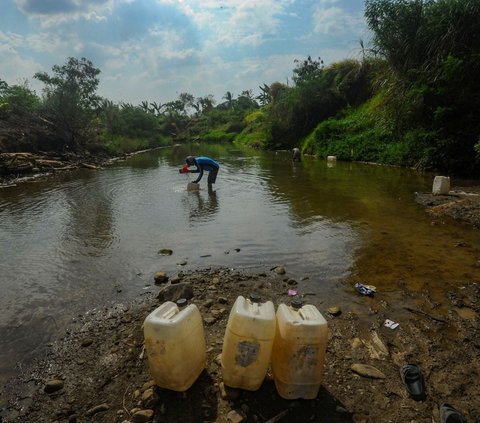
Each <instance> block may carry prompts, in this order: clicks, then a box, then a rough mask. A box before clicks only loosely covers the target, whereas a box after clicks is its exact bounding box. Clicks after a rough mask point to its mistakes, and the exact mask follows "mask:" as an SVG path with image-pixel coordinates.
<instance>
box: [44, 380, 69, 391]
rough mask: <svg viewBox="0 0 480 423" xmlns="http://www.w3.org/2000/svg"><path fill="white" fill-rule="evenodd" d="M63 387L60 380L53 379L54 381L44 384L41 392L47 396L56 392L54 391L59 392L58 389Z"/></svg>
mask: <svg viewBox="0 0 480 423" xmlns="http://www.w3.org/2000/svg"><path fill="white" fill-rule="evenodd" d="M63 385H64V381H63V380H61V379H54V380H50V381H48V382H47V383H46V384H45V387H44V388H43V390H44V391H45V392H46V393H47V394H51V393H53V392H56V391H59V390H60V389H62V388H63Z"/></svg>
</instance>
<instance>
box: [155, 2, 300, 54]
mask: <svg viewBox="0 0 480 423" xmlns="http://www.w3.org/2000/svg"><path fill="white" fill-rule="evenodd" d="M158 1H159V2H160V3H164V4H170V5H176V6H177V7H178V8H179V9H180V10H182V12H183V13H184V14H185V15H186V16H188V17H189V18H190V19H191V21H192V23H194V24H195V25H197V27H198V28H199V29H203V33H209V34H210V37H211V40H212V41H213V40H215V42H216V43H218V44H219V45H223V46H224V47H229V46H233V45H245V46H254V47H255V46H258V45H260V44H262V43H263V42H264V41H265V37H266V36H267V35H268V34H271V33H273V32H275V30H277V29H278V27H279V25H280V23H281V19H280V18H281V17H282V16H283V15H286V11H285V9H286V7H287V6H288V5H290V4H291V3H292V0H261V1H259V0H229V1H228V2H227V1H225V0H190V1H188V2H187V1H181V0H158ZM210 44H212V43H210Z"/></svg>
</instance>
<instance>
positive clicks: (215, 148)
mask: <svg viewBox="0 0 480 423" xmlns="http://www.w3.org/2000/svg"><path fill="white" fill-rule="evenodd" d="M190 154H192V155H207V156H210V157H212V158H214V159H215V160H216V161H218V162H219V163H220V172H219V174H218V178H217V183H216V184H215V189H216V192H213V193H212V194H211V195H209V193H208V192H207V190H206V181H205V180H202V182H201V184H202V190H201V191H199V192H187V191H186V190H185V185H186V179H185V175H180V174H179V173H178V169H179V167H181V166H182V165H183V163H184V160H185V157H186V156H187V155H190ZM432 180H433V176H432V175H430V176H429V175H424V174H421V173H417V172H412V171H409V170H405V169H397V168H388V167H377V166H367V165H360V164H352V163H342V162H338V163H336V164H335V166H334V167H329V166H328V163H327V162H326V161H323V160H316V159H314V158H312V157H303V158H302V161H301V162H295V163H292V160H291V154H290V152H280V153H277V154H275V153H271V152H256V151H252V150H242V149H241V148H239V147H235V146H232V145H228V144H223V145H199V144H191V145H181V146H175V147H173V148H171V149H161V150H156V151H153V152H150V153H146V154H140V155H137V156H132V157H130V158H129V159H128V160H126V161H124V162H119V163H117V164H115V165H114V166H112V167H109V168H107V169H104V170H102V171H100V172H91V171H88V170H85V171H82V172H78V173H75V174H71V175H65V176H58V177H56V178H55V179H51V180H48V181H41V182H37V183H34V184H26V185H23V186H19V187H13V188H11V189H10V188H9V189H8V190H0V257H1V260H0V289H1V290H2V295H1V296H0V310H2V313H1V314H0V354H2V356H1V357H0V376H2V375H5V374H6V373H7V372H9V371H11V369H13V368H14V363H15V361H16V360H20V361H26V360H27V359H28V358H30V357H31V356H32V354H34V353H35V354H36V353H38V350H39V349H41V348H45V344H46V343H47V342H48V341H49V340H50V339H51V338H52V337H53V334H54V333H55V332H59V333H62V331H64V330H65V327H66V325H67V323H66V321H68V320H70V319H71V318H72V316H75V315H76V314H78V313H84V312H85V311H86V310H88V309H91V308H94V307H96V306H99V305H103V304H105V303H108V302H128V301H129V300H130V299H132V298H135V297H136V296H138V295H140V294H141V293H143V292H145V290H147V289H152V290H154V289H155V288H156V287H155V286H153V284H152V275H153V274H154V273H155V272H156V271H158V270H164V271H167V272H169V273H171V274H174V273H175V272H178V270H179V266H178V264H177V263H179V261H180V260H181V259H182V258H184V259H185V261H187V262H188V263H187V264H186V265H185V266H186V267H182V269H186V268H190V269H194V268H197V267H202V268H203V267H208V266H217V265H218V266H227V267H233V268H237V269H248V270H251V269H252V271H260V270H261V271H266V272H268V271H269V269H271V268H272V266H274V265H277V264H282V265H285V267H286V268H287V272H288V276H289V277H293V278H296V279H298V280H300V279H301V278H302V277H304V276H306V277H308V278H309V279H306V280H305V281H302V282H301V284H299V289H300V290H303V291H304V292H314V293H317V294H318V297H317V298H321V299H322V301H324V304H327V302H328V301H330V300H331V301H335V302H338V303H345V304H348V306H349V307H351V306H352V304H354V303H355V301H356V299H357V296H356V295H355V292H354V291H353V289H351V290H349V289H350V288H351V286H352V284H351V283H352V282H354V281H356V280H358V279H359V280H362V281H363V282H366V283H370V284H373V285H377V287H378V288H379V290H380V291H381V292H382V295H384V294H385V293H386V292H393V291H401V292H404V291H405V290H411V289H431V290H433V289H437V290H438V286H439V285H442V284H446V283H447V282H448V283H452V282H453V283H457V282H458V283H463V281H465V280H469V281H478V280H479V279H480V274H479V273H480V269H478V268H476V267H474V266H473V264H474V263H475V262H476V261H477V260H478V256H479V254H480V253H479V252H480V239H479V238H480V235H479V234H480V232H478V231H476V232H475V231H471V230H468V229H465V228H462V227H460V226H459V225H455V224H449V223H446V224H445V225H439V226H432V225H431V224H430V223H431V222H430V218H429V217H428V215H427V214H426V213H425V211H424V210H423V208H421V207H419V206H418V205H416V204H415V203H414V202H413V201H412V200H413V193H414V191H426V190H429V189H430V187H431V183H432ZM220 203H221V204H220ZM459 241H461V242H459ZM199 245H201V246H202V248H201V251H200V249H199ZM458 245H462V247H459V246H458ZM161 248H170V249H172V250H173V251H174V253H173V255H172V256H159V254H158V251H159V250H160V249H161ZM237 249H238V252H236V253H235V254H225V251H237ZM203 252H206V253H208V257H207V255H206V254H203ZM253 269H255V270H253ZM439 292H440V291H439ZM392 295H394V293H392ZM360 300H361V299H360ZM12 363H13V364H12Z"/></svg>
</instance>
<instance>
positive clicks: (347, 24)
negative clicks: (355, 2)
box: [313, 0, 364, 35]
mask: <svg viewBox="0 0 480 423" xmlns="http://www.w3.org/2000/svg"><path fill="white" fill-rule="evenodd" d="M334 2H335V0H323V1H322V2H321V3H323V4H326V3H334ZM313 20H314V31H315V33H320V34H325V35H339V34H347V33H352V32H360V30H361V28H362V27H363V26H364V24H363V19H362V16H361V15H358V16H356V15H352V14H350V13H348V12H347V11H346V10H344V9H341V8H339V7H334V6H332V7H324V6H320V5H319V6H317V7H315V9H314V12H313Z"/></svg>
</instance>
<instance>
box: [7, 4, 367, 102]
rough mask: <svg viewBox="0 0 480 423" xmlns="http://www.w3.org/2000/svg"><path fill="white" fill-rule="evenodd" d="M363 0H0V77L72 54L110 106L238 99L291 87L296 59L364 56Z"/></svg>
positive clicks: (15, 78)
mask: <svg viewBox="0 0 480 423" xmlns="http://www.w3.org/2000/svg"><path fill="white" fill-rule="evenodd" d="M363 8H364V1H363V0H1V6H0V79H1V80H4V81H6V82H7V83H8V84H9V85H14V84H23V83H24V82H25V81H27V82H28V84H29V87H30V88H31V89H33V90H35V92H36V93H37V94H38V95H41V90H42V88H43V85H42V84H41V83H40V82H39V81H37V80H35V79H34V78H33V75H34V74H35V73H36V72H47V73H48V74H50V75H52V74H53V73H52V66H54V65H64V64H66V62H67V59H68V58H69V57H75V58H78V59H80V58H82V57H84V58H86V59H88V60H90V61H91V62H92V63H93V65H94V66H95V67H96V68H98V69H100V71H101V73H100V75H99V79H100V83H99V86H98V90H97V93H98V94H99V95H101V96H102V97H105V98H107V99H109V100H111V101H114V102H116V103H131V104H133V105H139V104H140V103H141V102H143V101H147V102H156V103H166V102H168V101H172V100H175V99H177V98H178V96H179V94H181V93H184V92H187V93H190V94H192V95H193V96H195V97H204V96H207V95H213V96H214V99H215V101H216V103H217V104H218V103H221V102H222V101H224V100H222V98H223V97H224V95H225V94H226V92H227V91H229V92H231V93H232V94H233V97H234V98H236V97H237V96H238V95H239V94H240V93H241V92H242V91H244V90H252V93H253V94H254V95H257V94H259V93H260V89H259V86H263V85H264V84H267V85H270V84H271V83H273V82H277V81H278V82H282V83H289V84H291V77H292V75H293V69H294V68H295V66H296V65H295V62H294V61H295V60H304V59H306V58H307V56H309V55H310V56H311V57H312V58H313V59H317V60H318V58H321V59H322V60H323V61H324V63H325V65H326V66H328V65H329V64H332V63H335V62H338V61H341V60H344V59H359V58H360V57H361V51H360V40H363V41H364V42H366V41H367V40H368V30H367V26H366V24H365V19H364V17H363Z"/></svg>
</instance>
